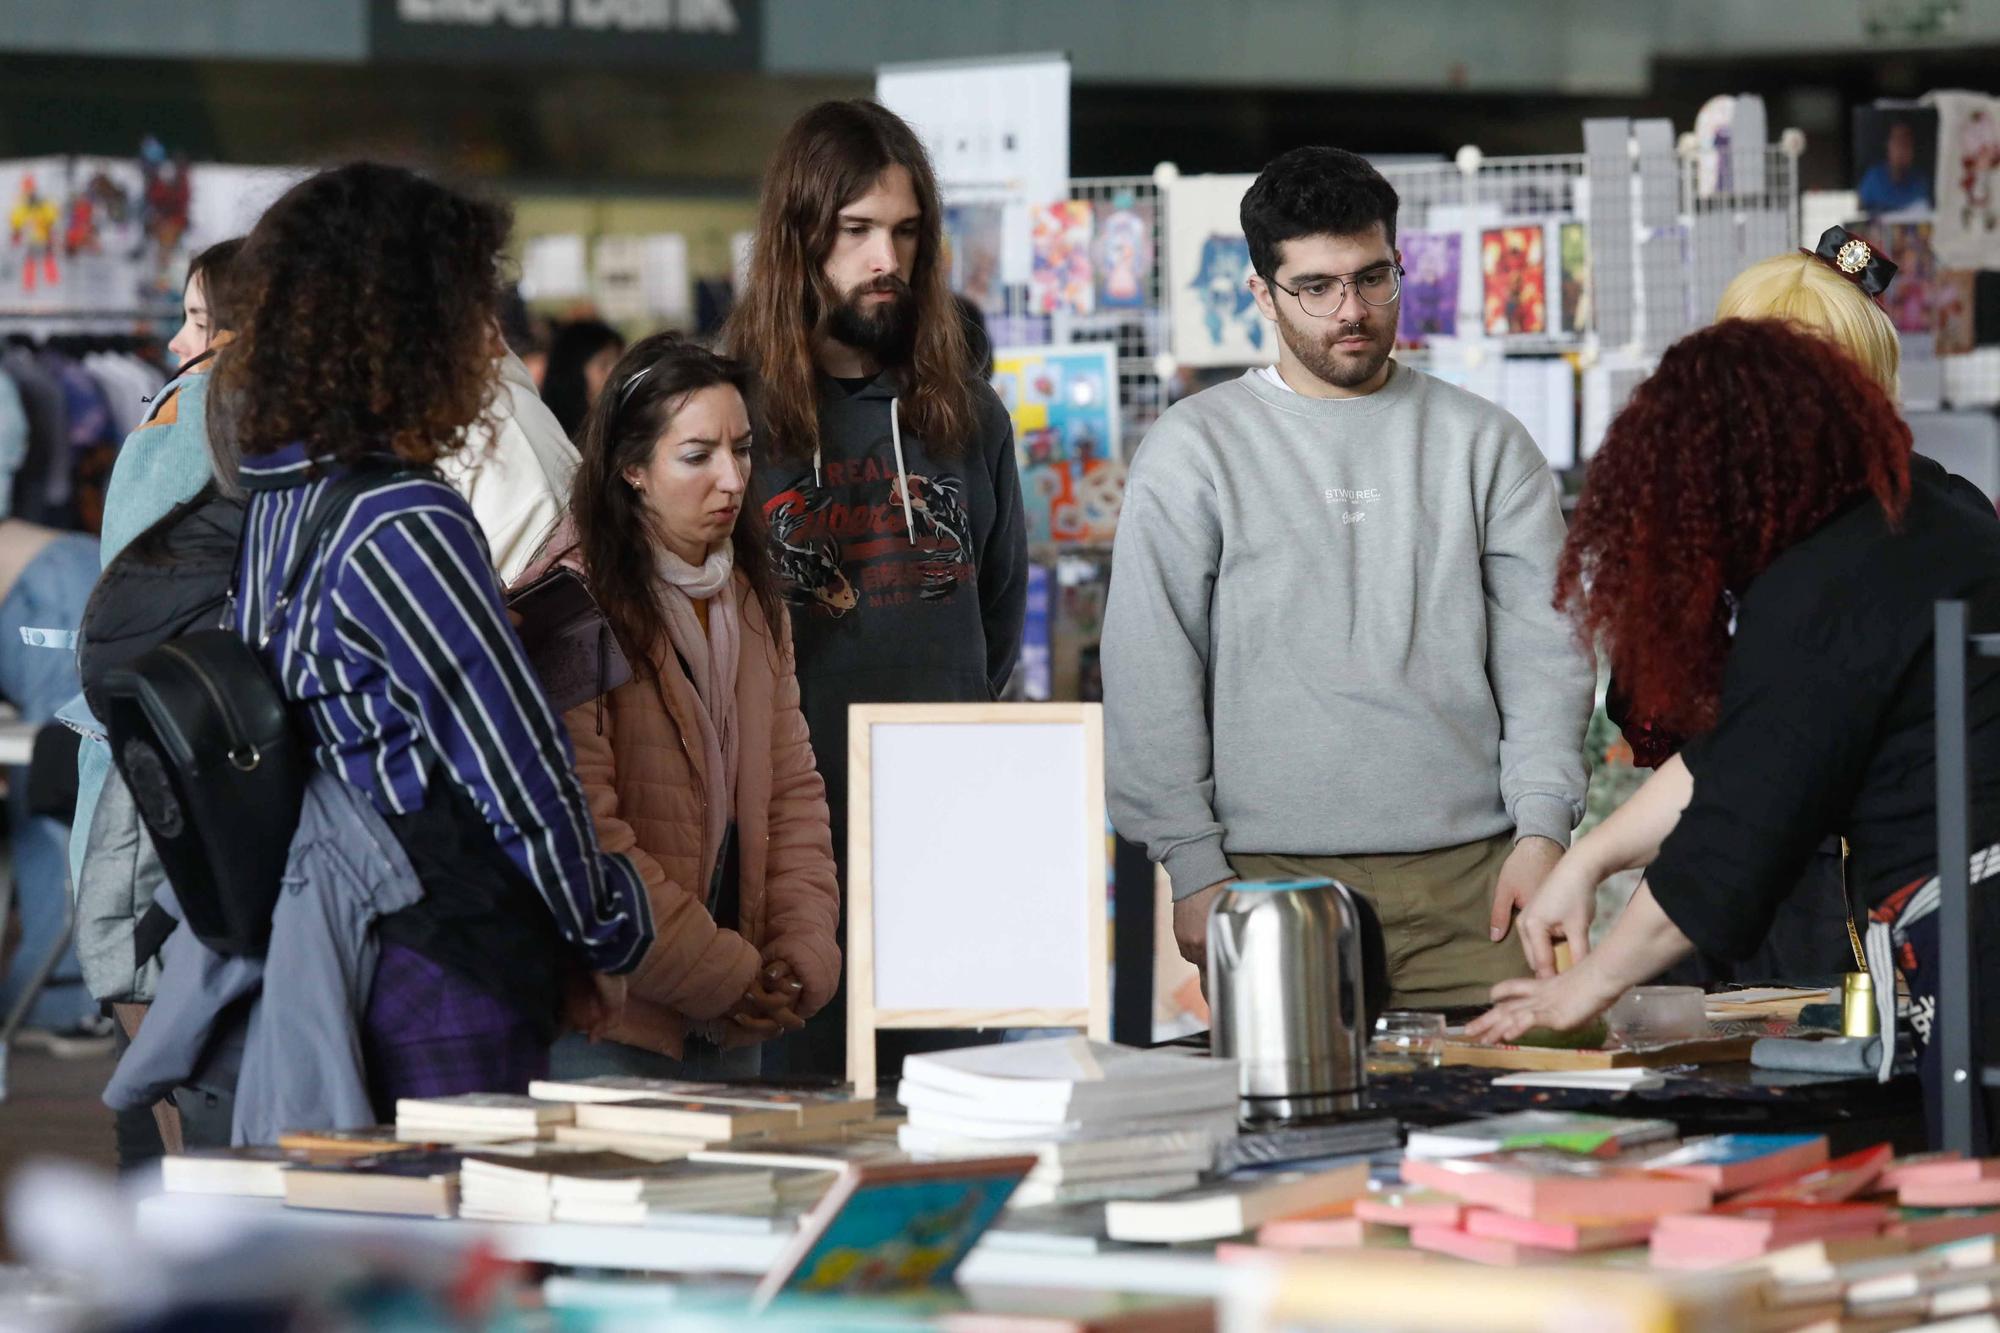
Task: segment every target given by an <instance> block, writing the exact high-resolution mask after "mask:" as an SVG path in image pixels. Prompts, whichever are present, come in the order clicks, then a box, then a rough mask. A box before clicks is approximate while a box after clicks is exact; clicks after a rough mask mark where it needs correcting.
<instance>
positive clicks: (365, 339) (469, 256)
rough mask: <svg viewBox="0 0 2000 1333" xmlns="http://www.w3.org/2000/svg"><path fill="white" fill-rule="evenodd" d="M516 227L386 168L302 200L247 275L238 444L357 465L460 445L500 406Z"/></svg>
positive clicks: (254, 246)
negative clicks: (500, 306)
mask: <svg viewBox="0 0 2000 1333" xmlns="http://www.w3.org/2000/svg"><path fill="white" fill-rule="evenodd" d="M508 227H509V218H508V214H507V211H506V210H505V209H504V208H502V207H500V206H499V205H497V204H492V203H488V202H485V201H483V200H476V199H470V198H467V197H466V196H465V195H462V194H459V193H457V192H455V191H453V190H450V189H447V188H445V187H444V186H442V185H439V184H437V183H435V182H433V181H429V180H426V179H424V178H423V177H422V176H419V175H417V174H416V173H415V172H412V171H406V170H404V169H402V168H400V167H390V166H382V165H380V164H377V163H373V162H357V163H353V164H351V165H348V166H344V167H339V168H336V169H334V170H331V171H322V172H320V173H319V174H318V175H316V176H312V177H309V178H307V179H306V180H303V181H301V182H299V183H298V184H297V185H294V186H293V187H292V188H291V189H289V190H287V191H286V192H285V194H284V196H283V197H282V198H280V199H279V200H278V202H277V203H275V204H273V205H271V207H270V210H269V211H268V212H266V213H265V214H264V216H263V217H261V218H259V219H258V221H257V225H256V226H255V227H254V228H252V229H251V232H250V236H249V238H248V240H246V241H245V242H244V246H243V252H242V254H241V255H240V256H239V257H238V260H237V264H236V268H237V269H238V270H239V277H238V281H237V283H236V288H237V298H238V300H239V302H240V305H239V310H240V311H241V312H242V318H241V322H240V324H239V326H238V328H237V337H236V341H235V343H234V344H233V345H232V346H231V347H230V350H229V355H228V356H225V357H222V358H221V359H220V364H219V365H218V367H217V370H216V376H217V381H216V387H215V393H216V396H217V398H218V399H219V400H220V402H221V405H222V410H221V413H220V414H219V415H220V419H221V420H222V421H223V422H224V423H225V430H226V432H227V434H228V436H229V438H230V442H231V443H232V444H233V445H234V446H235V447H236V448H237V449H239V450H240V451H241V452H243V453H245V454H258V453H268V452H270V451H271V450H273V449H277V448H280V447H282V446H284V445H286V444H289V443H291V442H293V441H303V442H304V443H305V445H306V446H307V450H308V452H309V453H310V454H311V455H312V456H313V457H315V458H325V459H334V460H338V461H340V462H342V463H353V462H355V461H356V460H358V459H359V458H361V457H363V456H365V455H368V454H380V453H383V452H389V453H393V454H395V455H396V456H397V457H398V458H400V459H402V460H403V461H404V462H407V463H414V464H420V465H421V464H428V463H433V462H436V461H437V460H438V459H439V458H442V457H443V456H445V455H446V454H448V453H450V452H452V451H453V450H454V449H457V448H459V447H460V446H461V445H462V444H463V442H464V441H465V439H466V427H467V426H469V425H472V424H473V423H474V422H477V421H479V420H480V419H481V418H482V417H483V416H484V414H485V413H486V411H487V410H488V405H489V403H490V401H491V399H492V394H493V384H492V363H493V355H494V352H495V350H496V348H495V338H496V334H495V333H494V323H493V320H494V312H495V310H496V308H497V302H498V297H499V259H500V251H501V247H502V246H503V245H504V244H505V243H506V240H507V232H508Z"/></svg>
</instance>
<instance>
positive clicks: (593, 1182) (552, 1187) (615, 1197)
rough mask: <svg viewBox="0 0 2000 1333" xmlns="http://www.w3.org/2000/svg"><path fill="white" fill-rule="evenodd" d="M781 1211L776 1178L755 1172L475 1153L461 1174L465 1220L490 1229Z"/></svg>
mask: <svg viewBox="0 0 2000 1333" xmlns="http://www.w3.org/2000/svg"><path fill="white" fill-rule="evenodd" d="M777 1208H778V1194H777V1190H776V1189H775V1186H774V1180H773V1174H772V1172H771V1171H769V1170H757V1169H755V1168H752V1167H743V1166H722V1165H710V1164H704V1163H696V1162H652V1161H647V1160H646V1159H644V1158H639V1157H630V1156H627V1155H625V1154H622V1153H609V1152H598V1153H592V1152H583V1153H561V1154H555V1155H550V1156H541V1157H531V1158H522V1157H510V1156H489V1155H486V1154H483V1153H472V1154H469V1155H467V1156H466V1158H465V1160H464V1162H463V1164H462V1165H461V1166H460V1168H459V1206H458V1213H459V1216H460V1217H466V1218H475V1219H479V1220H482V1221H489V1222H589V1223H601V1224H610V1225H627V1226H634V1225H644V1224H647V1223H656V1224H657V1223H658V1222H660V1221H662V1220H663V1219H664V1218H665V1217H666V1215H670V1214H688V1213H699V1214H711V1213H728V1214H740V1215H769V1214H771V1213H774V1212H775V1211H776V1210H777Z"/></svg>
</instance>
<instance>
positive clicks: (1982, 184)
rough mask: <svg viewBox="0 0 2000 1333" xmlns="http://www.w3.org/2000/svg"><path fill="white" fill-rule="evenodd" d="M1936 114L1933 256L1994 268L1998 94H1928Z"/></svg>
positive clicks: (1999, 254)
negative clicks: (1935, 205)
mask: <svg viewBox="0 0 2000 1333" xmlns="http://www.w3.org/2000/svg"><path fill="white" fill-rule="evenodd" d="M1925 100H1926V101H1928V102H1929V103H1930V104H1931V105H1932V106H1933V107H1935V108H1936V110H1937V113H1938V164H1937V190H1936V194H1937V214H1936V217H1937V232H1936V235H1935V236H1934V237H1933V243H1934V245H1935V246H1936V250H1937V261H1938V262H1939V263H1940V264H1944V265H1946V266H1948V267H1950V268H2000V99H1995V98H1992V97H1989V96H1987V95H1986V94H1984V93H1955V92H1954V93H1932V94H1931V95H1930V96H1929V97H1928V98H1927V99H1925Z"/></svg>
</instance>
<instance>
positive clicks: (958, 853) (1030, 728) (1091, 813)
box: [847, 704, 1110, 1095]
mask: <svg viewBox="0 0 2000 1333" xmlns="http://www.w3.org/2000/svg"><path fill="white" fill-rule="evenodd" d="M848 733H849V734H848V768H849V774H848V781H849V790H850V795H849V800H848V890H847V892H848V918H847V968H848V971H847V984H848V1042H849V1046H848V1060H847V1064H848V1076H849V1077H850V1078H851V1079H852V1080H853V1081H854V1084H855V1087H856V1089H857V1091H859V1092H860V1093H862V1094H863V1095H867V1094H869V1093H871V1092H872V1091H873V1089H874V1085H875V1034H876V1032H877V1031H878V1030H879V1029H881V1028H896V1027H904V1028H996V1027H1076V1028H1086V1029H1088V1030H1089V1031H1090V1033H1091V1035H1093V1036H1096V1037H1098V1038H1100V1039H1104V1038H1106V1037H1107V1036H1108V1033H1109V1030H1110V998H1109V997H1110V991H1109V968H1110V960H1109V958H1108V956H1107V945H1106V917H1107V914H1108V909H1109V904H1108V898H1107V888H1106V879H1105V843H1106V835H1105V825H1104V734H1103V710H1102V708H1101V707H1100V706H1099V705H1097V704H858V705H856V706H855V707H854V708H853V709H852V710H851V711H850V714H849V723H848Z"/></svg>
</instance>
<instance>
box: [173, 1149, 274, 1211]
mask: <svg viewBox="0 0 2000 1333" xmlns="http://www.w3.org/2000/svg"><path fill="white" fill-rule="evenodd" d="M306 1160H307V1155H306V1154H305V1153H303V1152H299V1151H296V1150H292V1149H286V1148H282V1147H279V1148H266V1147H250V1148H184V1149H182V1150H181V1151H180V1152H177V1153H168V1154H166V1155H165V1156H164V1157H162V1158H160V1188H161V1189H163V1190H165V1191H166V1192H167V1193H169V1194H230V1195H236V1196H238V1197H240V1198H248V1199H282V1198H284V1197H285V1168H286V1167H287V1166H290V1165H292V1164H293V1163H296V1162H302V1161H306Z"/></svg>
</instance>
